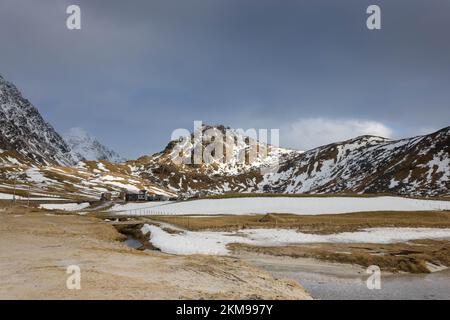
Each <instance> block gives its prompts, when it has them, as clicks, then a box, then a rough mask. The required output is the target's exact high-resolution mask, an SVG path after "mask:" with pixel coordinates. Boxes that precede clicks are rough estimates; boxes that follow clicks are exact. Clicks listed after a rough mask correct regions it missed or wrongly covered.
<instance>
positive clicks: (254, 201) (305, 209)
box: [112, 197, 450, 215]
mask: <svg viewBox="0 0 450 320" xmlns="http://www.w3.org/2000/svg"><path fill="white" fill-rule="evenodd" d="M158 204H159V205H158ZM162 205H164V206H163V207H161V206H162ZM137 206H139V207H137ZM145 208H147V209H161V211H164V214H167V215H183V214H186V215H196V214H198V215H217V214H229V215H244V214H266V213H291V214H300V215H317V214H340V213H349V212H371V211H426V210H450V201H436V200H417V199H408V198H401V197H373V198H362V197H361V198H357V197H355V198H351V197H309V198H308V197H298V198H295V197H273V198H271V197H261V198H259V197H258V198H257V197H255V198H236V199H203V200H192V201H183V202H173V203H161V202H159V203H152V204H149V203H143V204H129V205H128V204H127V205H125V206H114V207H113V208H112V210H113V211H117V210H122V211H123V210H134V211H129V212H122V214H129V215H133V214H136V211H135V209H145ZM147 212H148V214H157V213H155V212H154V211H152V210H147ZM138 214H139V215H142V214H144V215H145V214H146V213H145V212H143V211H141V212H140V213H138Z"/></svg>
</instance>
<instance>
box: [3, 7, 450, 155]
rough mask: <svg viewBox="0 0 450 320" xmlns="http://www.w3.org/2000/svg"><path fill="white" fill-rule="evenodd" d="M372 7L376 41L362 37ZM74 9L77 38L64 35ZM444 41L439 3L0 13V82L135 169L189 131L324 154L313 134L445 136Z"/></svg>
mask: <svg viewBox="0 0 450 320" xmlns="http://www.w3.org/2000/svg"><path fill="white" fill-rule="evenodd" d="M372 3H376V4H378V5H380V6H381V9H382V30H379V31H369V30H367V28H366V26H365V19H366V16H367V15H366V14H365V10H366V8H367V6H368V5H369V4H372ZM69 4H79V5H80V7H81V10H82V30H80V31H69V30H67V29H66V27H65V19H66V17H67V15H66V13H65V9H66V7H67V6H68V5H69ZM449 30H450V3H449V2H445V1H440V0H429V1H423V0H421V1H406V0H405V1H375V2H373V1H364V0H346V1H333V0H328V1H324V0H315V1H300V0H297V1H294V0H292V1H289V0H288V1H277V0H270V1H269V0H185V1H181V0H178V1H174V0H161V1H137V0H135V1H132V2H127V1H105V0H103V1H99V0H97V1H96V0H89V1H61V0H58V1H57V0H54V1H45V0H42V1H31V0H26V1H25V0H14V1H10V0H2V1H1V4H0V39H1V45H0V52H1V53H0V58H1V59H0V74H2V75H3V76H4V77H5V78H7V79H9V80H11V81H13V82H15V83H16V84H17V85H18V86H19V88H20V89H21V90H22V91H23V93H24V95H25V96H26V97H28V98H29V99H30V100H31V101H32V102H33V103H34V104H35V105H36V106H37V107H38V108H39V109H40V111H41V112H42V113H43V115H44V116H45V117H46V118H47V119H48V120H49V121H50V122H51V123H52V124H53V125H54V126H55V127H56V128H57V129H58V130H60V131H65V130H67V129H68V128H70V127H75V126H79V127H84V128H85V129H87V130H88V131H90V132H91V133H92V134H94V135H96V136H97V137H99V138H100V139H101V140H103V141H105V142H106V143H107V144H109V145H111V146H112V147H114V148H115V149H117V150H118V151H119V152H122V153H123V154H124V155H126V156H130V157H136V156H139V155H141V154H144V153H150V152H153V151H157V150H159V149H161V148H162V147H163V146H164V144H165V143H166V142H167V140H168V139H169V138H170V134H171V132H172V130H173V129H175V128H178V127H185V128H191V127H192V121H193V120H203V121H204V122H208V123H222V124H225V125H230V126H234V127H242V128H249V127H265V128H281V129H282V132H281V137H282V140H281V143H282V144H285V145H289V146H293V147H299V148H303V147H309V146H310V145H314V144H315V143H323V142H324V141H322V140H320V139H317V140H315V139H314V136H315V135H323V136H326V135H325V134H322V133H321V131H320V130H318V131H313V132H311V130H312V129H311V130H310V131H308V132H306V133H305V130H306V129H307V128H314V127H317V126H315V124H317V123H320V124H321V126H320V127H324V128H328V129H327V130H328V131H327V132H328V134H329V135H331V136H333V135H334V133H335V132H336V130H341V131H342V128H345V129H346V130H344V131H345V132H347V133H348V134H353V133H355V134H357V133H360V132H364V131H361V130H362V129H361V128H364V127H370V128H378V129H376V131H375V132H374V133H378V132H381V133H383V132H386V133H389V132H391V133H392V135H393V136H406V135H412V134H419V133H423V132H424V131H427V130H433V129H438V128H440V127H443V126H446V125H448V124H449V123H448V119H450V108H449V101H450V90H448V88H450V59H449V56H450V42H449V41H448V31H449ZM300 125H301V126H302V128H303V129H301V130H299V126H300ZM304 128H306V129H304ZM312 133H314V134H312ZM291 134H294V135H295V136H290V135H291ZM298 134H303V135H304V136H307V137H308V142H304V141H303V142H302V139H301V137H297V136H296V135H298ZM336 136H337V137H340V136H341V135H340V134H336ZM330 139H331V138H330ZM130 141H132V142H130ZM283 141H284V143H283Z"/></svg>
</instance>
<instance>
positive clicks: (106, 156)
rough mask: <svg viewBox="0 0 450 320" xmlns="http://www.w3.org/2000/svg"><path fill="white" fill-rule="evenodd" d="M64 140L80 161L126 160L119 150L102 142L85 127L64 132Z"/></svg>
mask: <svg viewBox="0 0 450 320" xmlns="http://www.w3.org/2000/svg"><path fill="white" fill-rule="evenodd" d="M64 140H65V141H66V143H67V144H68V145H69V147H70V148H71V152H72V155H73V157H74V158H76V159H77V160H78V161H82V160H107V161H109V162H116V163H118V162H123V161H125V159H124V158H122V157H121V156H120V155H119V154H118V153H117V152H115V151H114V150H111V149H110V148H108V147H106V146H104V145H103V144H101V143H100V142H99V141H98V140H97V139H96V138H95V137H93V136H91V135H90V134H89V133H88V132H87V131H86V130H84V129H83V128H78V127H76V128H71V129H70V130H69V131H68V132H67V133H66V134H64Z"/></svg>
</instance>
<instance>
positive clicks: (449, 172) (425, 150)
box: [264, 127, 450, 195]
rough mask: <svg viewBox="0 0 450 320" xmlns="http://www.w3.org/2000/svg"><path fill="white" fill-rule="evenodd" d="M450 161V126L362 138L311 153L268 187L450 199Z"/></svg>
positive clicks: (274, 177)
mask: <svg viewBox="0 0 450 320" xmlns="http://www.w3.org/2000/svg"><path fill="white" fill-rule="evenodd" d="M449 161H450V127H447V128H444V129H442V130H440V131H438V132H435V133H433V134H430V135H426V136H419V137H414V138H410V139H402V140H397V141H391V140H388V139H384V138H379V137H371V136H362V137H358V138H355V139H351V140H348V141H344V142H340V143H334V144H330V145H327V146H323V147H319V148H316V149H313V150H310V151H307V152H305V153H304V154H302V155H300V156H298V157H296V158H294V159H292V160H291V161H288V162H286V163H285V164H284V165H283V166H282V167H281V168H280V170H279V172H278V173H277V174H275V175H272V176H267V177H265V178H266V179H265V181H264V183H266V184H268V185H270V186H272V188H273V190H274V191H276V192H283V193H330V192H358V193H383V192H388V193H398V194H410V195H446V194H447V195H448V194H449V190H450V165H449Z"/></svg>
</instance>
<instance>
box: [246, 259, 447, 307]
mask: <svg viewBox="0 0 450 320" xmlns="http://www.w3.org/2000/svg"><path fill="white" fill-rule="evenodd" d="M240 258H242V259H244V260H246V261H249V262H251V263H252V264H254V265H255V266H257V267H259V268H261V269H264V270H266V271H268V272H270V273H271V274H272V275H273V276H274V277H276V278H285V279H286V278H287V279H292V280H295V281H297V282H299V283H300V284H301V285H302V286H303V287H304V288H305V289H306V290H307V291H308V292H309V293H310V294H311V295H312V297H313V298H314V299H324V300H329V299H331V300H336V299H337V300H345V299H371V300H372V299H388V300H395V299H450V270H449V269H447V270H443V271H439V272H434V273H431V274H390V273H389V274H388V273H383V272H382V275H381V289H373V290H370V289H368V287H367V284H366V281H367V279H368V277H369V276H370V274H367V273H366V270H365V269H363V268H361V267H359V266H354V265H346V264H338V263H329V262H323V261H318V260H315V259H303V258H300V259H297V258H295V259H294V258H290V257H283V258H280V257H272V256H268V255H258V254H250V255H248V256H247V255H245V256H240Z"/></svg>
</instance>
